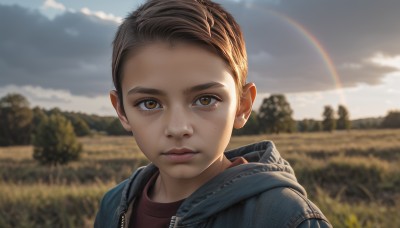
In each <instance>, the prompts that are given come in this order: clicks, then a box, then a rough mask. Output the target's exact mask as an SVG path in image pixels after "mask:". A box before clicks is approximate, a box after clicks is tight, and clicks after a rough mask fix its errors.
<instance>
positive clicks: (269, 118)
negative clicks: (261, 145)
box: [258, 94, 296, 134]
mask: <svg viewBox="0 0 400 228" xmlns="http://www.w3.org/2000/svg"><path fill="white" fill-rule="evenodd" d="M292 114H293V110H292V109H291V107H290V104H289V103H288V102H287V101H286V97H285V96H284V95H282V94H273V95H271V96H270V97H269V98H264V100H263V102H262V104H261V106H260V109H259V112H258V121H259V124H260V130H261V131H262V132H272V133H276V134H279V133H280V132H293V131H294V130H295V127H296V123H295V121H294V120H293V118H292Z"/></svg>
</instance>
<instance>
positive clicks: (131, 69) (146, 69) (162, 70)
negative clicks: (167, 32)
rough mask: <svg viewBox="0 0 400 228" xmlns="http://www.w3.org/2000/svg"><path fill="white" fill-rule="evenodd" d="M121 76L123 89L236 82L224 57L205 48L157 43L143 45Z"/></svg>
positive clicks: (131, 57)
mask: <svg viewBox="0 0 400 228" xmlns="http://www.w3.org/2000/svg"><path fill="white" fill-rule="evenodd" d="M122 73H123V75H122V76H123V77H122V81H121V82H122V88H123V89H124V87H126V86H131V85H132V84H138V83H139V84H140V83H151V82H154V83H157V82H158V83H159V82H160V81H168V82H171V81H172V82H175V83H178V82H179V83H181V82H185V81H192V82H193V83H195V82H198V83H201V82H204V81H206V80H209V81H210V80H211V81H221V82H223V81H226V80H233V76H232V73H231V71H230V70H229V67H228V66H227V64H226V63H225V62H224V60H223V59H222V58H220V57H219V56H217V55H216V54H214V53H212V52H211V51H209V50H207V49H206V48H202V47H200V46H197V45H193V44H186V43H177V44H176V45H173V46H171V45H170V44H168V43H165V42H157V43H152V44H148V45H146V46H143V47H141V48H140V50H138V51H137V52H136V53H134V54H132V55H131V56H130V57H128V58H127V60H126V62H125V64H124V66H123V71H122ZM233 81H234V80H233Z"/></svg>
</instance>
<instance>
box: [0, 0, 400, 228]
mask: <svg viewBox="0 0 400 228" xmlns="http://www.w3.org/2000/svg"><path fill="white" fill-rule="evenodd" d="M143 2H144V1H133V0H131V1H127V0H121V1H118V3H116V2H115V1H105V0H104V1H98V0H96V1H95V0H86V1H78V0H69V1H67V0H58V1H55V0H45V1H40V0H31V1H24V0H0V31H1V32H0V117H1V118H0V119H1V120H0V146H1V147H0V227H15V226H16V227H54V226H56V225H55V224H57V226H60V227H90V226H92V222H93V218H94V214H95V212H96V210H97V207H98V201H99V200H100V198H101V196H102V195H103V194H104V192H105V191H106V190H107V189H108V188H110V187H111V186H113V185H115V184H116V183H118V182H119V181H121V180H123V179H125V178H127V177H128V176H129V174H130V173H131V172H132V171H133V170H134V169H135V168H136V167H137V166H138V165H144V164H146V163H147V160H146V159H145V158H144V157H143V156H142V155H141V154H140V152H139V150H138V148H137V146H136V144H135V143H134V142H132V141H133V140H132V138H131V137H130V136H118V137H117V136H111V135H127V134H126V133H125V132H124V131H123V129H121V126H120V124H119V122H118V120H116V118H115V117H116V115H115V112H114V111H113V108H112V106H111V104H110V102H109V98H108V92H109V90H111V89H113V86H112V80H111V42H112V39H113V36H114V33H115V31H116V29H117V27H118V25H119V24H120V23H121V21H122V20H123V18H124V17H125V16H127V14H128V13H129V12H131V11H132V10H133V9H135V8H136V7H137V6H139V5H140V4H141V3H143ZM216 2H219V3H221V4H222V6H224V7H225V8H226V9H227V10H228V11H230V12H231V13H232V14H233V16H234V17H235V18H236V20H237V21H238V23H239V24H240V25H241V28H242V30H243V32H244V35H245V39H246V47H247V51H248V61H249V75H248V81H252V82H255V84H256V85H257V90H258V96H257V100H256V102H255V104H254V113H253V115H252V118H251V119H250V120H249V122H248V124H247V125H246V127H245V128H244V129H242V130H240V131H235V132H234V135H235V137H233V138H232V141H231V144H230V145H229V148H233V147H236V146H240V145H244V144H248V143H251V142H254V141H257V140H262V139H269V140H274V142H275V143H276V144H277V147H278V149H279V150H280V151H281V153H282V155H283V157H284V158H286V159H287V160H289V162H290V163H291V164H292V165H293V167H294V168H295V171H296V175H297V176H298V179H299V182H300V183H301V184H303V185H304V186H305V187H306V189H307V191H308V192H309V195H310V198H311V199H313V200H314V201H315V202H316V204H317V205H318V206H319V207H320V208H321V209H322V211H323V212H324V213H325V214H326V215H327V216H328V218H329V219H330V220H331V222H332V223H334V225H336V226H337V227H368V226H369V227H386V226H391V227H396V226H400V221H399V218H398V217H395V211H398V210H399V209H400V208H399V207H400V206H399V204H400V170H399V167H398V164H399V162H400V130H398V129H396V128H400V111H399V110H400V99H399V98H400V45H399V42H398V40H400V23H399V21H400V13H399V12H400V1H390V0H383V1H374V0H354V1H345V0H336V1H320V0H296V1H287V0H247V1H245V0H221V1H216ZM277 110H279V113H278V112H277ZM274 113H275V114H274ZM276 113H277V114H276ZM57 123H58V124H57ZM45 132H59V133H60V134H61V135H62V136H60V137H62V140H60V138H58V139H54V140H53V141H52V142H51V140H50V139H49V138H51V137H52V136H51V135H55V133H52V134H50V135H46V134H45ZM274 133H276V134H274ZM250 135H252V136H250ZM62 142H64V143H65V145H70V149H69V150H67V151H61V152H59V153H60V154H63V153H64V154H69V155H68V156H67V158H63V159H64V160H62V159H58V160H57V159H55V160H51V159H50V160H49V159H47V158H48V157H46V156H47V155H46V150H45V149H43V148H50V147H51V146H47V147H46V146H45V145H47V144H51V143H53V144H57V143H62ZM71 145H73V146H71ZM50 152H51V153H56V152H55V151H50ZM57 153H58V152H57ZM60 156H61V155H60ZM61 157H62V156H61ZM46 159H47V160H46ZM70 161H71V162H70ZM393 223H394V224H396V225H393ZM389 224H390V225H389Z"/></svg>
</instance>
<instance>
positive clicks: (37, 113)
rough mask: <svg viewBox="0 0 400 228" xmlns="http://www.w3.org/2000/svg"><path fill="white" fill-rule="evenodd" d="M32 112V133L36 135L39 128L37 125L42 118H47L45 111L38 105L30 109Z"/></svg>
mask: <svg viewBox="0 0 400 228" xmlns="http://www.w3.org/2000/svg"><path fill="white" fill-rule="evenodd" d="M32 113H33V119H32V132H31V133H32V135H36V134H37V129H38V128H39V125H40V123H41V122H42V121H44V119H46V118H47V115H46V113H45V111H44V110H43V109H41V108H39V107H37V106H36V107H34V108H33V109H32Z"/></svg>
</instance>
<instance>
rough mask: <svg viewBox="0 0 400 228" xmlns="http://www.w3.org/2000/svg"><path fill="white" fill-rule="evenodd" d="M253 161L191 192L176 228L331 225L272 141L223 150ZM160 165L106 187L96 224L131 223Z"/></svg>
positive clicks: (176, 218) (173, 222)
mask: <svg viewBox="0 0 400 228" xmlns="http://www.w3.org/2000/svg"><path fill="white" fill-rule="evenodd" d="M225 155H226V157H227V158H228V159H232V158H235V157H240V156H242V157H244V158H245V159H246V160H247V161H248V162H249V163H248V164H241V165H238V166H235V167H232V168H229V169H227V170H225V171H223V172H222V173H220V174H219V175H217V176H216V177H214V178H213V179H211V180H210V181H208V182H207V183H205V184H204V185H203V186H201V187H200V188H199V189H197V190H196V191H195V192H194V193H193V194H192V195H191V196H189V197H188V198H187V199H185V201H184V202H183V203H182V205H181V206H180V207H179V209H178V211H177V213H176V216H173V217H172V218H171V223H170V228H172V227H182V228H183V227H204V228H205V227H230V228H235V227H240V228H244V227H260V228H261V227H262V228H265V227H279V228H280V227H288V228H289V227H300V228H303V227H321V228H325V227H332V226H331V225H330V224H329V222H328V220H327V219H326V217H325V216H324V215H323V214H322V212H321V211H320V210H319V209H318V207H317V206H315V205H314V204H313V203H312V202H311V201H310V200H308V199H307V194H306V191H305V190H304V188H303V187H302V186H301V185H300V184H299V183H298V182H297V180H296V177H295V175H294V172H293V169H292V167H291V166H290V165H289V163H288V162H287V161H285V160H284V159H283V158H282V157H281V156H280V154H279V152H278V151H277V150H276V148H275V146H274V144H273V143H272V142H270V141H261V142H258V143H254V144H250V145H247V146H243V147H240V148H237V149H233V150H230V151H227V152H225ZM156 171H157V167H155V166H154V165H153V164H149V165H147V166H146V167H141V168H139V169H138V170H137V171H135V172H134V173H133V174H132V176H131V177H130V178H129V179H127V180H125V181H123V182H121V183H120V184H119V185H117V186H116V187H114V188H113V189H111V190H110V191H108V192H107V193H106V194H105V196H104V197H103V199H102V201H101V204H100V209H99V211H98V213H97V216H96V221H95V225H94V226H95V227H96V228H100V227H107V228H114V227H121V228H123V227H129V224H128V222H129V218H130V216H131V214H132V205H133V201H134V200H135V199H136V197H138V196H140V194H141V192H142V190H143V187H144V186H145V185H146V183H147V181H148V180H149V178H150V177H151V176H152V175H153V174H154V173H155V172H156Z"/></svg>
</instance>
